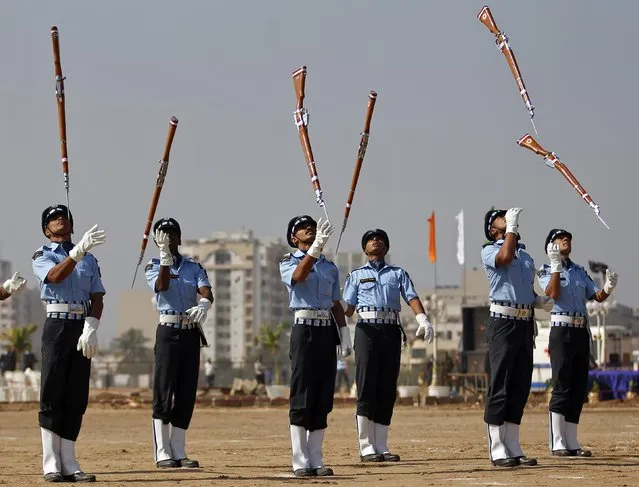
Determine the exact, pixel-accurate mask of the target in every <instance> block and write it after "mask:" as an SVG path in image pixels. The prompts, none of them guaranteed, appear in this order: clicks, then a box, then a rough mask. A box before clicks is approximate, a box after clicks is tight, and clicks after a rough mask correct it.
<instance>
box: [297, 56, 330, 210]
mask: <svg viewBox="0 0 639 487" xmlns="http://www.w3.org/2000/svg"><path fill="white" fill-rule="evenodd" d="M293 87H294V88H295V96H296V97H297V105H296V109H295V113H294V117H295V125H296V126H297V130H298V133H299V136H300V143H301V144H302V151H303V152H304V157H305V158H306V165H307V167H308V173H309V175H310V177H311V184H312V185H313V190H314V191H315V199H316V201H317V204H318V205H320V206H321V207H323V208H324V212H325V213H326V205H325V203H324V197H323V196H322V187H321V185H320V181H319V176H318V175H317V167H316V166H315V158H314V157H313V149H312V148H311V142H310V139H309V137H308V129H307V126H308V110H307V109H306V108H305V107H304V97H305V96H306V93H305V89H306V66H302V67H300V68H298V69H296V70H295V71H293ZM326 218H328V213H326Z"/></svg>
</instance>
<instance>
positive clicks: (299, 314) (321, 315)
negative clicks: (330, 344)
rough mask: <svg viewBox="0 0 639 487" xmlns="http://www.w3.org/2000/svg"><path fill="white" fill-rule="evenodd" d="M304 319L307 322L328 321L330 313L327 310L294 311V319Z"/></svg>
mask: <svg viewBox="0 0 639 487" xmlns="http://www.w3.org/2000/svg"><path fill="white" fill-rule="evenodd" d="M298 318H306V319H309V320H330V319H331V312H330V310H328V309H296V310H295V319H298Z"/></svg>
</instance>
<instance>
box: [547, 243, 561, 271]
mask: <svg viewBox="0 0 639 487" xmlns="http://www.w3.org/2000/svg"><path fill="white" fill-rule="evenodd" d="M546 253H547V254H548V258H549V259H550V272H551V273H554V272H561V269H562V268H563V266H562V265H561V252H560V251H559V244H556V243H552V242H550V243H549V244H548V247H546Z"/></svg>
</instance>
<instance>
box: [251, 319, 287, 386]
mask: <svg viewBox="0 0 639 487" xmlns="http://www.w3.org/2000/svg"><path fill="white" fill-rule="evenodd" d="M288 329H289V325H288V323H284V322H282V323H279V324H278V325H276V326H273V325H268V324H262V326H261V327H260V333H259V335H257V337H256V339H257V342H258V343H260V344H261V345H262V347H264V348H265V349H267V350H268V351H269V352H271V354H272V355H273V360H274V362H275V374H274V380H275V384H276V385H279V383H280V360H279V358H280V357H279V355H280V354H279V352H280V340H281V338H282V334H283V333H284V332H285V331H287V330H288Z"/></svg>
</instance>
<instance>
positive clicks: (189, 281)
mask: <svg viewBox="0 0 639 487" xmlns="http://www.w3.org/2000/svg"><path fill="white" fill-rule="evenodd" d="M176 280H177V281H179V283H180V288H182V291H186V293H188V295H191V294H194V293H196V292H197V289H198V287H197V278H196V277H195V276H188V277H183V276H180V277H179V278H178V279H176Z"/></svg>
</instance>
